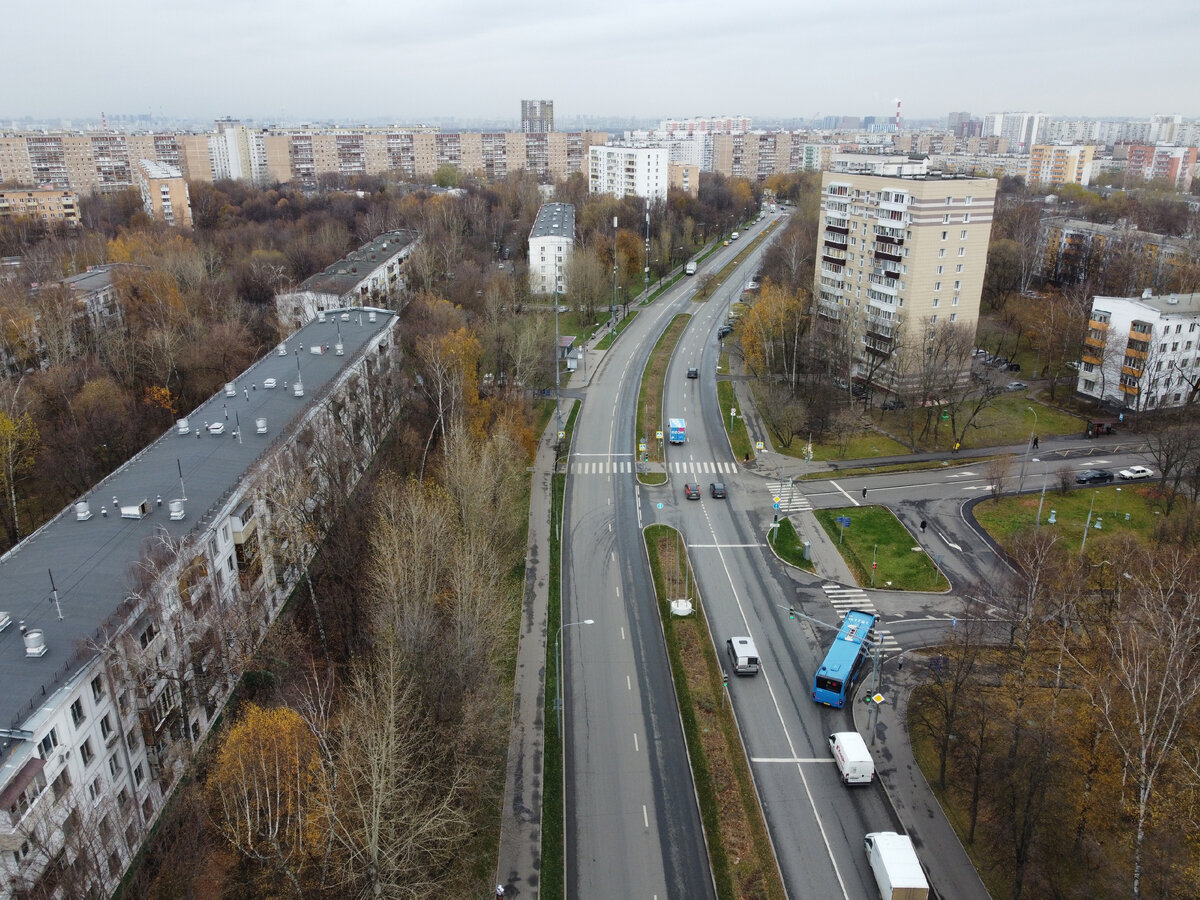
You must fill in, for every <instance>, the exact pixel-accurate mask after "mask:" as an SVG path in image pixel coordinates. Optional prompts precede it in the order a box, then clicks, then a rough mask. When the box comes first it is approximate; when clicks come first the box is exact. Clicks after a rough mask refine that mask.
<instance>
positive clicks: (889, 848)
mask: <svg viewBox="0 0 1200 900" xmlns="http://www.w3.org/2000/svg"><path fill="white" fill-rule="evenodd" d="M863 845H864V847H865V848H866V851H867V859H868V860H869V861H870V863H871V871H872V872H874V873H875V883H876V884H878V885H879V895H880V896H881V897H883V900H928V898H929V882H928V881H926V880H925V873H924V872H923V871H922V870H921V861H920V860H919V859H917V851H916V850H914V849H913V845H912V840H911V839H910V838H909V836H908V835H906V834H896V832H894V831H875V832H872V833H871V834H868V835H867V836H866V837H865V838H863Z"/></svg>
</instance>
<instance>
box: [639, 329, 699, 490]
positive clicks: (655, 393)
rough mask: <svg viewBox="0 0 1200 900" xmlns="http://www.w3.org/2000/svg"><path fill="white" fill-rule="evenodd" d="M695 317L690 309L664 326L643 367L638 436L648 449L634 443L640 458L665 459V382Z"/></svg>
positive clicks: (651, 482)
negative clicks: (659, 434)
mask: <svg viewBox="0 0 1200 900" xmlns="http://www.w3.org/2000/svg"><path fill="white" fill-rule="evenodd" d="M691 318H692V317H691V316H690V315H689V314H687V313H680V314H679V315H677V316H675V318H673V319H672V320H671V322H670V324H669V325H667V327H666V328H664V329H663V333H662V334H661V335H659V337H658V341H657V343H655V345H654V349H653V350H652V351H650V358H649V359H647V360H646V368H645V369H643V370H642V387H641V391H640V393H639V394H638V410H637V429H636V432H635V434H636V440H638V441H639V442H644V443H645V445H646V452H645V453H644V454H643V453H641V452H638V448H637V447H634V448H633V449H634V451H635V452H637V456H636V459H639V460H640V459H643V458H645V459H646V460H647V461H649V462H662V461H663V458H664V456H663V444H664V442H665V441H666V439H667V422H666V417H665V416H664V413H663V408H662V396H663V385H664V384H665V383H666V380H667V367H668V366H669V365H670V364H671V356H672V354H673V353H674V352H675V345H676V344H677V343H679V338H680V336H681V335H682V334H683V329H684V328H686V327H687V323H688V322H689V321H690V320H691ZM659 429H662V432H663V440H661V441H660V440H658V439H657V438H656V437H655V432H656V431H658V430H659ZM639 478H641V476H639ZM641 480H642V481H643V482H646V483H650V484H661V483H662V481H665V480H666V478H665V476H664V478H663V479H662V481H649V482H647V480H646V479H645V478H641Z"/></svg>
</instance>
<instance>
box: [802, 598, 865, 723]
mask: <svg viewBox="0 0 1200 900" xmlns="http://www.w3.org/2000/svg"><path fill="white" fill-rule="evenodd" d="M876 618H877V617H876V616H875V614H874V613H869V612H863V611H862V610H861V609H852V610H850V611H849V612H847V613H846V617H845V618H844V619H842V627H841V630H840V631H838V634H837V637H836V638H834V640H833V646H832V647H830V648H829V652H828V653H826V654H825V662H823V663H821V668H819V669H817V675H816V677H815V678H814V679H813V700H814V701H816V702H817V703H824V704H825V705H826V706H832V707H834V708H835V709H841V708H842V707H843V706H845V705H846V694H847V693H848V692H849V691H850V689H851V688H852V687H853V686H854V680H855V679H856V678H857V677H858V674H859V669H860V668H861V667H862V663H863V660H864V659H866V656H867V653H868V652H870V649H871V641H872V640H873V639H874V636H873V635H872V634H871V629H872V628H874V627H875V619H876Z"/></svg>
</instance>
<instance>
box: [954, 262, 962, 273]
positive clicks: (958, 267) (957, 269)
mask: <svg viewBox="0 0 1200 900" xmlns="http://www.w3.org/2000/svg"><path fill="white" fill-rule="evenodd" d="M962 266H963V264H962V263H959V264H958V265H957V266H955V267H954V271H955V272H957V273H959V274H962Z"/></svg>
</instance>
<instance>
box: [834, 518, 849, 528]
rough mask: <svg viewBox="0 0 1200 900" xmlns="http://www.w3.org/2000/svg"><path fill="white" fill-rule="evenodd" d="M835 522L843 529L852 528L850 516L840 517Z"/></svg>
mask: <svg viewBox="0 0 1200 900" xmlns="http://www.w3.org/2000/svg"><path fill="white" fill-rule="evenodd" d="M834 521H835V522H837V523H838V524H839V525H841V526H842V527H843V528H849V527H850V517H849V516H838V517H837V518H836V519H834Z"/></svg>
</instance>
